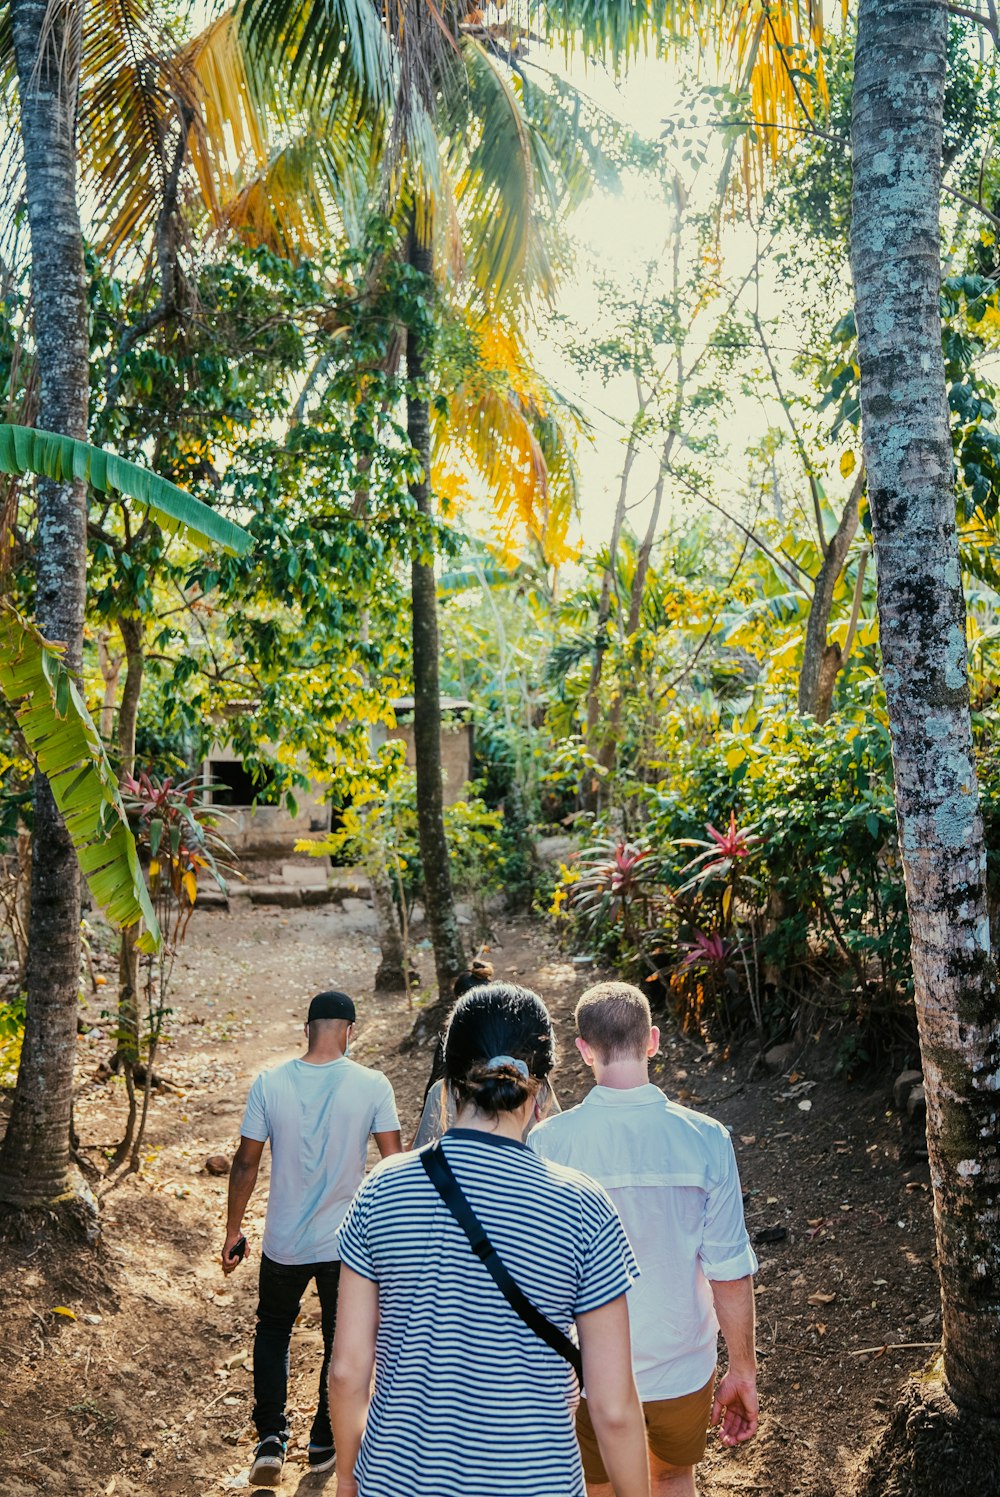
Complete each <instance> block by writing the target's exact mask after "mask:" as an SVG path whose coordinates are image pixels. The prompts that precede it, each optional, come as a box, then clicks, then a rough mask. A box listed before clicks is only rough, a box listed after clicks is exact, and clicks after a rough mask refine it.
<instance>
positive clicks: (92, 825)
mask: <svg viewBox="0 0 1000 1497" xmlns="http://www.w3.org/2000/svg"><path fill="white" fill-rule="evenodd" d="M0 690H2V692H3V694H4V696H5V697H6V699H7V701H8V702H9V704H10V705H11V707H12V708H13V711H14V715H15V717H16V719H17V723H18V727H19V728H20V730H21V732H22V734H23V735H24V741H25V743H26V744H27V746H28V749H29V751H30V753H31V755H32V757H33V758H34V760H35V762H36V763H37V765H38V768H39V769H40V770H41V772H42V773H43V774H44V775H45V777H46V779H47V780H48V782H49V784H50V786H51V787H52V794H53V796H54V798H55V802H56V805H57V806H58V807H59V810H60V811H61V813H62V817H63V820H64V821H65V823H66V830H67V831H68V832H69V835H70V839H71V841H72V843H73V846H74V847H75V848H76V851H77V856H78V857H79V859H80V867H81V868H82V869H83V873H84V877H85V878H86V880H87V883H88V885H89V887H90V892H91V893H92V894H93V896H94V899H95V900H96V901H97V903H98V904H99V905H100V907H101V909H102V910H103V911H104V912H105V914H106V915H107V917H108V919H109V920H110V921H112V923H113V924H115V925H117V926H119V927H122V928H124V927H125V926H129V925H135V924H136V923H137V922H138V921H140V920H142V921H144V922H145V925H146V929H145V932H144V933H143V935H142V936H141V937H140V939H139V943H138V944H139V947H140V949H141V950H143V951H154V950H156V949H157V947H158V946H159V944H160V930H159V926H158V925H157V923H156V916H155V914H154V913H153V906H152V904H151V902H150V898H149V893H148V891H147V889H146V884H145V880H144V879H143V876H142V869H141V868H140V867H139V858H138V855H137V853H136V848H135V839H134V838H133V836H132V833H131V831H130V829H129V825H128V822H127V820H126V818H125V810H124V807H123V806H122V802H121V797H120V796H119V794H118V784H117V781H116V779H115V775H114V771H113V770H112V768H111V765H110V764H109V763H108V760H107V756H106V755H105V752H104V748H103V745H102V743H101V739H100V736H99V734H98V732H97V729H96V727H95V726H94V723H93V721H92V720H91V717H90V714H89V712H88V711H87V708H86V705H85V703H84V701H83V698H82V696H81V695H80V692H79V690H78V688H77V685H76V682H75V681H74V679H73V677H72V675H71V674H70V672H69V670H68V669H67V667H66V665H65V664H64V662H63V658H62V646H61V645H53V644H49V643H48V642H47V641H46V640H45V639H43V638H42V636H41V634H39V632H38V630H37V629H36V628H35V627H34V625H33V624H30V623H29V622H28V621H27V619H24V618H22V617H21V615H20V614H19V613H18V612H17V611H16V609H14V608H12V607H11V605H10V604H9V603H4V602H2V601H0Z"/></svg>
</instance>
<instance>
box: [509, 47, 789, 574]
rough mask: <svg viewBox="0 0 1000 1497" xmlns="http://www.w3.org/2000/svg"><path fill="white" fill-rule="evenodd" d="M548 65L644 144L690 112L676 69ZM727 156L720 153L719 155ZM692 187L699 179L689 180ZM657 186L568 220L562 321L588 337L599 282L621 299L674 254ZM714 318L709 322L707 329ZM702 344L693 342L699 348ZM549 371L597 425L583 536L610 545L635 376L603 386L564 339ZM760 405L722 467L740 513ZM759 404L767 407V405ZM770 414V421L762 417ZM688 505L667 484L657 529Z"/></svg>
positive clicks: (638, 494)
mask: <svg viewBox="0 0 1000 1497" xmlns="http://www.w3.org/2000/svg"><path fill="white" fill-rule="evenodd" d="M535 60H537V61H538V62H539V63H540V64H542V63H544V65H545V66H551V67H552V68H553V71H557V72H559V73H561V74H563V76H568V77H569V79H570V80H571V81H572V82H573V83H574V84H575V85H576V86H577V87H578V88H580V89H581V90H583V91H584V92H585V93H586V94H587V95H588V96H589V97H590V98H591V99H593V101H594V102H595V103H596V104H598V105H599V106H600V108H601V109H603V110H605V111H606V112H607V113H609V114H611V115H613V116H614V117H616V118H617V119H619V120H620V121H621V122H622V123H623V124H625V125H628V126H630V127H631V128H632V129H634V130H635V131H636V132H637V133H639V134H640V135H642V136H644V137H645V138H647V139H651V140H655V139H658V138H659V137H660V136H661V133H662V130H663V122H664V120H665V119H667V118H669V117H671V116H674V117H676V116H677V115H678V114H679V113H683V114H685V115H686V114H687V113H688V111H689V106H690V99H691V93H690V86H688V87H687V88H686V87H685V83H684V76H683V74H682V73H681V72H680V70H679V69H678V67H677V66H676V65H675V64H673V63H670V62H666V61H663V60H661V59H656V58H652V57H650V58H644V59H640V60H639V61H637V62H635V63H633V64H632V66H631V67H630V69H629V72H628V75H627V77H626V78H625V79H623V80H615V79H614V78H613V77H611V76H610V75H609V74H608V73H607V72H605V71H603V70H601V69H595V68H593V67H591V68H587V69H585V68H584V67H583V66H582V65H580V66H575V67H572V68H571V69H570V70H569V72H568V73H566V72H565V70H564V69H563V67H562V63H561V58H553V59H551V61H549V60H548V59H543V58H542V57H541V56H539V53H538V52H537V51H536V52H535V53H534V54H533V55H532V58H531V59H530V60H529V66H530V61H535ZM720 157H721V152H720ZM692 180H694V179H692ZM717 184H718V174H717V171H716V170H713V169H711V168H709V169H705V170H703V171H702V172H701V174H700V176H699V178H698V179H697V180H695V181H694V193H693V198H692V202H693V206H695V207H700V208H703V209H704V208H708V207H709V205H710V203H711V202H713V201H714V197H715V192H716V190H717ZM652 185H653V184H652V180H651V178H650V177H649V176H646V175H640V174H638V173H631V174H629V175H628V176H627V177H626V178H625V180H624V182H623V191H622V193H621V194H611V193H608V192H605V191H598V192H595V193H593V194H592V195H591V196H589V197H588V198H587V200H586V201H585V202H584V203H583V205H582V206H581V207H580V208H579V209H578V210H577V212H576V214H575V215H574V217H573V219H572V221H571V229H572V233H573V236H574V238H575V239H576V240H577V241H578V244H579V247H580V254H579V258H578V261H577V264H576V267H575V271H574V274H573V275H572V277H571V278H570V279H569V280H567V281H566V283H565V284H564V285H563V287H562V288H561V293H560V297H559V301H558V305H557V308H556V311H557V314H559V316H560V317H562V318H566V319H569V320H570V322H571V323H573V324H574V325H575V326H576V328H577V329H578V336H579V337H581V338H582V337H584V336H585V335H586V332H587V330H588V329H592V328H594V327H595V326H597V325H599V324H600V323H601V317H602V304H601V296H600V291H599V285H598V280H599V278H602V279H606V278H609V277H610V278H611V279H612V280H614V281H615V282H616V283H617V285H619V286H620V287H621V288H622V291H623V292H625V291H626V290H627V288H628V287H629V286H630V284H632V283H634V281H635V280H636V278H637V277H639V276H640V275H642V274H644V273H645V267H646V266H647V265H648V264H649V262H650V261H651V260H657V259H662V258H665V255H666V253H669V246H670V241H671V230H672V220H673V211H672V209H671V208H670V207H668V205H667V203H666V202H665V200H664V199H663V198H662V197H661V196H659V195H658V194H657V193H656V191H655V186H654V187H653V190H652V192H651V186H652ZM723 243H724V272H725V273H726V275H727V276H731V275H735V276H737V277H738V276H739V275H740V274H742V273H743V271H744V270H745V269H746V268H748V267H749V266H750V265H752V263H753V259H754V253H755V241H754V235H753V233H752V231H751V230H750V229H749V228H748V227H747V226H741V225H739V224H737V225H734V226H732V227H730V228H728V229H727V230H726V231H725V233H724V238H723ZM761 310H762V314H763V316H764V317H765V318H766V317H769V316H772V315H774V313H775V311H776V310H777V308H776V304H775V302H774V287H773V285H771V284H765V285H764V286H763V287H762V303H761ZM710 322H711V317H709V318H708V319H707V320H706V327H708V326H709V324H710ZM699 346H700V343H693V344H692V348H693V349H697V348H698V347H699ZM536 353H539V354H540V362H541V365H542V369H543V372H544V373H545V374H546V375H547V376H548V377H549V378H550V379H551V380H552V382H553V383H554V384H555V385H557V387H558V388H560V389H561V390H562V391H564V392H565V393H566V394H567V395H568V396H569V397H570V398H571V399H573V400H574V401H575V402H576V403H577V404H578V405H579V407H580V408H581V410H582V411H583V413H584V415H585V416H586V418H587V419H588V421H589V422H590V423H591V425H592V433H591V437H592V440H591V441H590V442H586V441H585V442H584V443H582V444H581V448H580V454H579V457H580V469H581V485H580V489H581V494H580V498H581V529H582V533H583V536H584V537H585V544H586V545H587V547H588V549H589V548H591V547H593V546H595V545H599V544H601V543H602V542H604V541H606V540H607V539H608V537H609V535H610V531H611V524H612V520H613V515H614V509H615V504H616V501H617V496H618V489H619V482H620V473H621V467H622V460H623V457H624V443H625V439H626V436H627V430H628V425H629V423H630V421H631V419H632V417H633V413H634V411H635V407H636V400H635V387H634V383H633V381H632V379H631V377H630V376H627V375H623V376H621V377H619V378H616V379H614V380H613V381H611V382H610V383H608V384H605V383H604V381H603V379H600V378H598V377H597V376H594V375H588V374H587V373H585V372H582V371H581V370H579V369H578V368H576V367H574V366H573V365H572V364H569V363H568V362H567V361H566V359H565V358H564V357H563V355H562V353H561V351H560V347H559V339H558V337H557V338H552V337H550V338H549V339H547V340H546V341H545V342H543V344H542V347H541V349H540V350H537V349H536ZM761 397H762V399H761V398H757V399H755V398H751V397H739V398H738V399H737V409H736V411H735V414H734V418H733V420H732V421H731V422H730V423H729V424H728V436H729V439H730V444H731V454H730V460H729V463H728V464H727V465H726V466H727V467H728V471H727V470H726V467H724V468H723V469H721V470H719V469H717V470H716V471H717V478H718V483H719V488H720V490H721V491H722V493H723V495H724V496H725V497H726V499H727V502H729V503H735V504H736V505H737V507H742V505H741V504H740V499H741V497H742V478H741V466H740V465H741V460H742V456H743V452H744V450H745V448H746V446H747V445H749V444H750V443H751V442H753V441H756V440H758V439H759V438H760V437H761V436H762V435H763V432H764V430H765V429H766V426H767V425H768V424H769V423H771V422H777V420H778V419H779V418H778V415H777V413H776V410H774V409H771V407H772V406H773V401H772V400H771V397H770V394H769V392H768V391H766V390H763V391H761ZM762 400H763V403H762ZM765 410H766V414H765ZM661 442H662V436H660V437H656V436H653V437H652V438H651V440H650V444H649V445H648V446H645V447H643V448H642V449H641V450H640V453H639V456H638V458H637V460H636V463H635V466H634V468H633V470H632V475H631V477H630V482H629V496H630V497H629V504H630V509H629V523H630V525H631V526H632V529H633V530H634V531H636V532H637V533H638V534H640V535H641V534H642V532H643V531H644V530H645V527H646V524H647V521H648V516H649V511H650V507H651V504H652V492H653V488H654V485H655V482H656V476H657V467H658V462H657V454H658V451H659V447H660V444H661ZM692 505H694V506H695V507H696V508H697V502H696V501H694V500H692V499H691V498H690V497H689V496H688V495H687V494H686V493H685V492H684V491H683V490H680V489H677V488H672V487H671V485H670V483H669V482H668V485H667V488H666V491H665V498H664V504H663V510H662V514H661V521H660V530H661V532H662V531H663V529H664V528H666V527H669V526H671V525H672V524H676V523H677V520H678V516H679V514H681V513H683V512H684V511H688V512H689V513H692V508H691V507H692Z"/></svg>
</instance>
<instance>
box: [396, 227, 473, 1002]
mask: <svg viewBox="0 0 1000 1497" xmlns="http://www.w3.org/2000/svg"><path fill="white" fill-rule="evenodd" d="M407 253H408V258H409V263H410V265H411V266H412V267H413V269H414V270H417V271H420V272H421V274H423V275H425V276H427V277H428V278H429V277H430V275H431V271H432V268H433V265H432V260H431V250H430V247H429V246H427V245H423V244H421V243H420V242H419V240H418V238H417V235H416V233H415V232H414V231H411V233H410V236H409V241H408V246H407ZM406 373H407V394H406V430H407V435H408V436H409V439H410V444H411V446H412V447H413V450H414V451H415V452H416V453H417V454H418V456H419V458H420V464H421V473H420V477H419V478H417V479H414V481H413V482H412V483H411V484H410V494H411V495H412V498H413V502H414V504H415V505H416V507H417V510H418V512H419V513H420V514H421V515H422V516H424V517H425V518H426V519H428V520H430V519H431V517H432V513H433V511H432V505H431V489H430V471H431V420H430V405H429V402H428V399H427V391H426V388H425V383H424V382H425V374H426V371H425V349H424V347H423V344H422V339H421V337H420V336H419V334H418V332H417V331H416V330H415V329H413V328H410V329H409V330H408V332H407V339H406ZM411 579H412V581H411V586H412V607H413V748H414V755H415V758H416V769H417V828H418V832H419V838H420V861H421V864H422V866H423V871H424V901H425V906H426V910H427V923H428V925H429V926H430V932H431V942H432V944H433V947H434V966H435V970H436V973H437V983H438V997H439V1001H442V1002H443V1001H445V1000H446V999H447V998H448V997H449V996H450V994H451V987H452V984H453V982H454V981H455V978H456V977H457V976H458V975H459V973H460V972H461V971H462V969H463V968H464V966H465V953H464V952H463V950H462V938H461V935H460V934H459V929H458V919H457V916H456V914H455V901H454V898H453V896H452V891H451V871H450V869H449V866H448V842H447V838H446V837H445V831H444V790H443V786H442V769H441V681H440V669H439V661H438V625H437V579H436V577H435V575H434V554H433V549H432V548H431V549H429V551H423V550H417V551H415V552H414V556H413V563H412V568H411Z"/></svg>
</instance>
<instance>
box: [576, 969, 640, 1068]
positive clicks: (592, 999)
mask: <svg viewBox="0 0 1000 1497" xmlns="http://www.w3.org/2000/svg"><path fill="white" fill-rule="evenodd" d="M652 1022H653V1017H652V1015H651V1013H650V1011H649V999H648V998H647V997H646V995H645V993H643V992H641V991H640V989H639V988H634V987H633V986H632V984H631V983H630V982H599V983H596V984H595V986H594V987H592V988H588V989H587V991H586V992H585V993H584V995H583V997H582V998H581V999H580V1001H579V1003H578V1004H577V1005H576V1027H577V1029H578V1030H579V1033H580V1038H581V1039H582V1040H584V1041H586V1043H587V1044H588V1045H589V1046H590V1047H591V1049H592V1050H596V1052H597V1054H598V1055H599V1056H600V1058H601V1060H602V1061H603V1062H604V1064H605V1065H607V1064H608V1062H609V1061H612V1060H626V1059H627V1060H633V1059H636V1058H637V1057H639V1056H640V1055H645V1053H646V1046H647V1045H648V1044H649V1030H650V1026H651V1025H652Z"/></svg>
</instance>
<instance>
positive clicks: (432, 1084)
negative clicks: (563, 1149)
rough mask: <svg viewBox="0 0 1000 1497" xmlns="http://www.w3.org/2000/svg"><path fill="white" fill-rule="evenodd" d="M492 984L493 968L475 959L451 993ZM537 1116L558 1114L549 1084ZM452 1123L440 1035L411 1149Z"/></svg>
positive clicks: (541, 1090) (543, 1089)
mask: <svg viewBox="0 0 1000 1497" xmlns="http://www.w3.org/2000/svg"><path fill="white" fill-rule="evenodd" d="M492 981H493V964H492V963H491V962H484V961H483V960H482V958H481V957H476V959H475V961H474V962H473V963H472V965H471V966H470V967H469V970H468V971H467V972H462V973H461V974H460V975H459V976H458V977H456V978H455V984H454V987H453V988H452V992H453V994H454V996H455V997H456V998H461V997H462V995H463V994H464V993H469V992H471V991H472V989H473V988H480V987H485V986H486V984H487V983H490V982H492ZM538 1106H539V1111H538V1116H539V1117H543V1118H547V1117H549V1116H550V1114H552V1113H553V1112H558V1111H559V1102H558V1100H557V1098H556V1094H555V1092H554V1091H553V1090H552V1087H551V1085H550V1083H549V1082H548V1081H543V1082H542V1085H541V1087H540V1088H539V1091H538ZM454 1122H455V1099H454V1096H453V1094H452V1092H451V1090H450V1089H449V1087H448V1086H447V1085H446V1084H445V1079H444V1035H443V1034H441V1035H440V1037H439V1038H438V1041H437V1044H436V1045H435V1047H434V1059H433V1061H432V1062H431V1074H430V1077H429V1079H428V1082H427V1086H426V1088H425V1089H424V1106H423V1111H422V1112H421V1114H420V1121H419V1123H418V1124H417V1130H416V1132H415V1133H414V1135H413V1137H412V1138H411V1139H410V1148H411V1149H422V1148H423V1147H424V1145H425V1144H432V1143H434V1141H435V1139H438V1138H440V1137H441V1135H442V1133H444V1132H446V1131H447V1129H449V1128H450V1127H452V1125H453V1124H454ZM534 1122H535V1114H534V1113H532V1115H531V1117H530V1118H529V1119H528V1131H529V1132H530V1130H531V1128H532V1127H533V1126H534Z"/></svg>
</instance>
